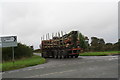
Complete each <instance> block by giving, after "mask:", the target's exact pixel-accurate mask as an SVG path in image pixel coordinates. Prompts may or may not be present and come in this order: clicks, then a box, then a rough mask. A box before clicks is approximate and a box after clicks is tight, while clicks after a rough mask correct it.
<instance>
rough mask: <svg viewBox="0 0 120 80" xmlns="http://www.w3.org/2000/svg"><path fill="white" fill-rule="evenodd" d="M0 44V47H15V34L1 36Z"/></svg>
mask: <svg viewBox="0 0 120 80" xmlns="http://www.w3.org/2000/svg"><path fill="white" fill-rule="evenodd" d="M0 44H1V45H2V47H15V46H17V36H2V37H1V38H0Z"/></svg>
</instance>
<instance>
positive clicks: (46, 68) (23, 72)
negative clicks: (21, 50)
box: [2, 56, 118, 78]
mask: <svg viewBox="0 0 120 80" xmlns="http://www.w3.org/2000/svg"><path fill="white" fill-rule="evenodd" d="M2 76H3V78H117V77H118V56H84V57H83V56H79V58H69V59H52V58H49V59H47V62H46V63H45V64H41V65H37V66H33V67H27V68H22V69H18V70H13V71H6V72H3V75H2Z"/></svg>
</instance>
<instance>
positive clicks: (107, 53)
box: [80, 51, 120, 56]
mask: <svg viewBox="0 0 120 80" xmlns="http://www.w3.org/2000/svg"><path fill="white" fill-rule="evenodd" d="M114 54H120V51H106V52H85V53H81V54H80V56H107V55H114Z"/></svg>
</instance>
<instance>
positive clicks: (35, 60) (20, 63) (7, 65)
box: [0, 55, 46, 71]
mask: <svg viewBox="0 0 120 80" xmlns="http://www.w3.org/2000/svg"><path fill="white" fill-rule="evenodd" d="M45 62H46V60H45V59H44V58H41V57H40V56H35V55H34V56H32V57H31V58H27V59H21V60H17V61H15V62H14V64H13V62H11V61H10V62H4V63H3V64H0V65H2V66H0V69H1V68H2V71H7V70H14V69H19V68H24V67H28V66H34V65H37V64H43V63H45Z"/></svg>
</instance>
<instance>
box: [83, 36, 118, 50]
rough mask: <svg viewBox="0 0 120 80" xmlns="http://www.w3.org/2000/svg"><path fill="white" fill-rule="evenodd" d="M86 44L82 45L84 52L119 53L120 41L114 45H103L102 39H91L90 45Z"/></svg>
mask: <svg viewBox="0 0 120 80" xmlns="http://www.w3.org/2000/svg"><path fill="white" fill-rule="evenodd" d="M84 39H85V38H84ZM87 39H88V38H87ZM86 43H87V44H84V46H85V48H84V50H85V51H119V50H120V39H119V40H118V42H116V43H105V41H104V39H103V38H97V37H91V42H90V43H88V42H86Z"/></svg>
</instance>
